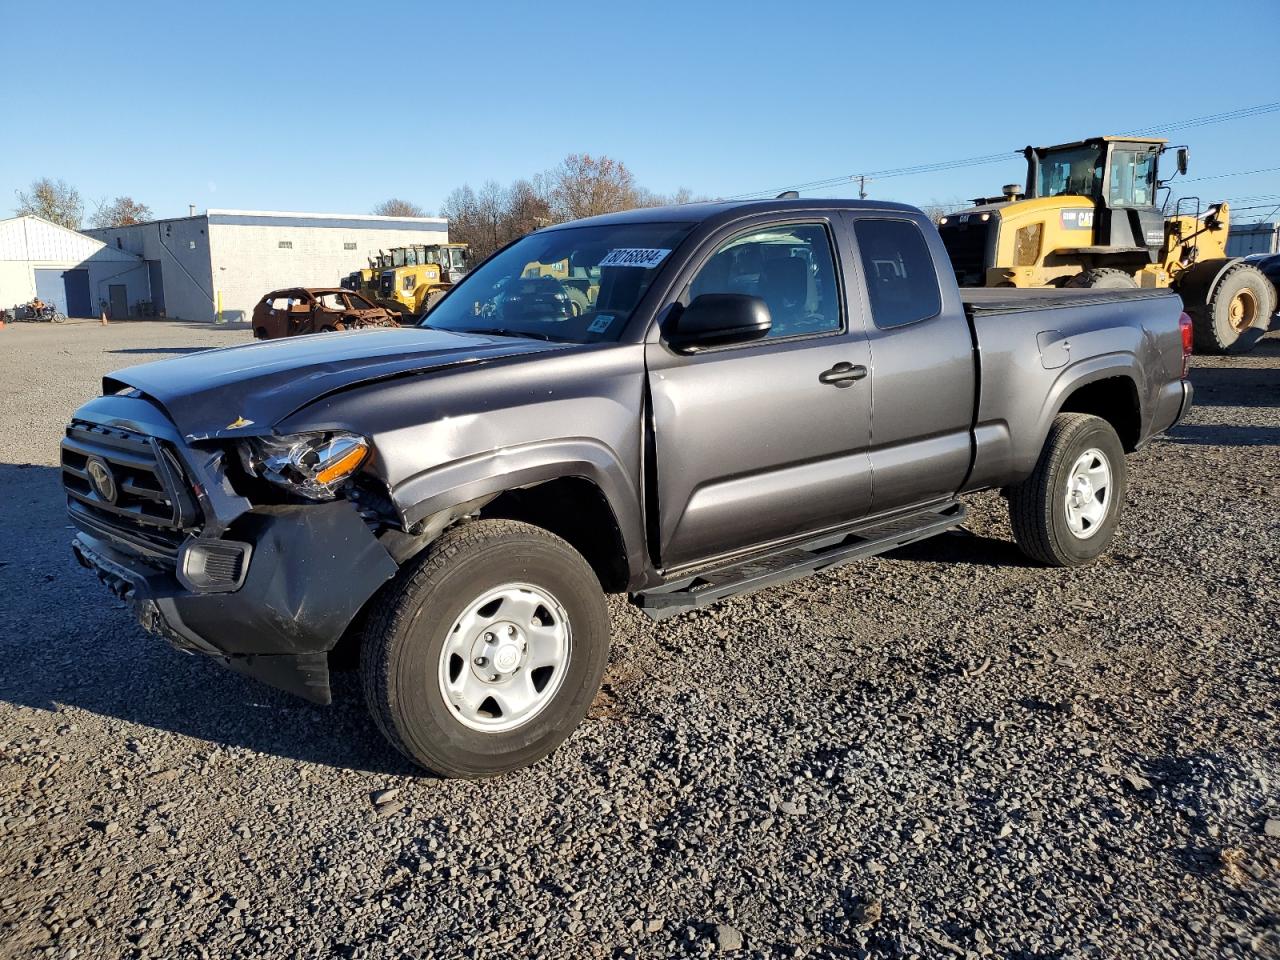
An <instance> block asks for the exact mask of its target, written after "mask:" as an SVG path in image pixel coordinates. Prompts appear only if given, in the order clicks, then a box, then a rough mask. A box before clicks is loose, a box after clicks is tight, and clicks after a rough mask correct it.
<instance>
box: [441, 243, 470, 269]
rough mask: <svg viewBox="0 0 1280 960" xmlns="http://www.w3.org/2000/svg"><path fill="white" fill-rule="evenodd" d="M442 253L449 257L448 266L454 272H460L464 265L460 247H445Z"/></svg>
mask: <svg viewBox="0 0 1280 960" xmlns="http://www.w3.org/2000/svg"><path fill="white" fill-rule="evenodd" d="M442 252H443V253H445V254H447V255H448V256H449V265H450V266H451V267H453V268H454V269H455V270H461V269H462V268H463V266H464V265H465V264H464V261H463V257H462V248H461V247H445V248H444V250H443V251H442Z"/></svg>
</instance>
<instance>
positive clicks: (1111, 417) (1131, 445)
mask: <svg viewBox="0 0 1280 960" xmlns="http://www.w3.org/2000/svg"><path fill="white" fill-rule="evenodd" d="M1056 413H1087V414H1090V415H1092V416H1095V417H1099V418H1101V419H1103V420H1105V421H1107V423H1109V424H1111V427H1112V429H1114V430H1115V432H1116V435H1117V436H1118V437H1119V438H1120V444H1121V446H1123V447H1124V451H1125V453H1133V451H1134V450H1136V449H1137V448H1138V443H1139V442H1140V441H1141V439H1142V400H1141V398H1140V396H1139V394H1138V384H1137V383H1136V382H1135V381H1134V379H1133V377H1131V376H1128V375H1127V374H1120V375H1115V376H1106V377H1101V378H1099V379H1096V380H1089V381H1087V382H1085V383H1081V384H1078V385H1076V386H1075V387H1074V388H1073V389H1072V390H1071V392H1070V393H1069V394H1067V395H1066V396H1065V397H1063V399H1062V403H1060V404H1059V405H1058V409H1057V411H1056ZM1055 415H1056V414H1055Z"/></svg>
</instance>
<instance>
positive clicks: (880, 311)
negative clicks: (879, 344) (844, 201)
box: [853, 217, 942, 330]
mask: <svg viewBox="0 0 1280 960" xmlns="http://www.w3.org/2000/svg"><path fill="white" fill-rule="evenodd" d="M853 234H854V238H855V239H856V240H857V242H858V256H859V259H860V262H861V266H862V274H863V276H864V277H865V278H866V283H867V294H868V296H869V297H870V300H871V319H872V321H873V322H874V323H875V325H876V326H877V327H879V328H880V329H881V330H887V329H892V328H893V327H902V326H906V325H907V324H911V323H917V322H919V321H921V320H928V319H929V318H930V317H936V316H937V315H938V314H939V313H940V312H941V311H942V291H941V289H940V288H939V286H938V271H937V269H936V267H935V265H934V261H933V255H932V254H930V253H929V245H928V244H927V243H926V242H925V238H924V234H923V233H921V232H920V228H919V227H918V226H916V225H915V224H914V223H912V222H911V221H910V220H897V219H888V218H878V217H860V218H858V219H857V220H855V221H854V226H853Z"/></svg>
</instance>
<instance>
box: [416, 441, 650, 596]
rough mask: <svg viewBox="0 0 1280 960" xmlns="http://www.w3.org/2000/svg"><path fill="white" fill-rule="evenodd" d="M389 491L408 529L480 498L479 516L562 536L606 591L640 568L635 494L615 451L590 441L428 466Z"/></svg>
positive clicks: (641, 558) (538, 445) (630, 578)
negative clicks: (531, 526) (590, 568)
mask: <svg viewBox="0 0 1280 960" xmlns="http://www.w3.org/2000/svg"><path fill="white" fill-rule="evenodd" d="M391 493H392V501H393V502H394V503H395V505H396V507H397V509H398V510H399V511H400V513H401V517H402V520H403V522H404V525H405V528H406V529H407V530H418V529H422V528H424V527H425V526H426V525H427V523H428V522H429V521H430V519H431V518H432V517H434V516H437V515H440V514H441V513H446V514H447V512H448V511H450V510H451V509H453V508H457V507H459V506H460V505H465V504H471V503H476V502H479V503H480V504H481V505H480V506H479V507H478V508H477V510H478V513H479V515H480V516H484V517H503V518H506V519H513V520H523V521H525V522H527V523H532V524H534V525H535V526H540V527H543V528H544V529H547V530H550V531H551V532H552V533H555V534H557V535H558V536H561V537H563V538H564V539H565V540H567V541H569V543H571V544H572V545H573V546H574V547H575V549H577V550H578V551H579V552H581V553H582V554H583V556H585V557H586V558H587V561H588V563H590V564H591V566H592V568H593V569H594V570H595V571H596V573H597V575H598V576H599V577H600V581H601V584H602V585H603V586H604V589H605V590H606V591H612V592H620V591H622V590H625V589H626V588H627V586H628V585H629V583H630V582H631V581H633V580H635V579H637V578H638V577H639V576H640V575H641V574H642V573H643V564H644V556H645V552H644V533H643V531H644V526H643V520H642V516H641V511H640V497H639V492H638V491H637V490H636V488H635V485H634V484H633V482H632V481H631V479H630V477H629V475H628V474H627V472H626V470H625V468H624V467H623V466H622V464H621V463H620V462H619V460H618V458H617V457H616V456H615V455H614V453H613V452H612V451H611V450H609V449H608V448H606V447H605V446H604V445H603V444H601V443H600V442H599V441H597V440H592V439H590V438H585V437H584V438H573V439H567V440H559V441H553V442H543V443H535V444H528V445H524V446H520V447H512V448H505V449H501V450H494V451H489V452H486V453H484V454H480V455H477V456H474V457H469V458H466V459H464V460H460V461H457V462H455V463H452V464H445V465H442V466H438V467H434V468H432V469H430V470H427V471H425V472H423V473H420V474H418V475H416V476H414V477H411V478H409V479H407V480H405V481H404V482H402V483H400V484H399V485H397V487H396V488H395V489H394V490H392V492H391ZM600 528H606V529H604V530H603V531H602V530H601V529H600Z"/></svg>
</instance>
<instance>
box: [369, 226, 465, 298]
mask: <svg viewBox="0 0 1280 960" xmlns="http://www.w3.org/2000/svg"><path fill="white" fill-rule="evenodd" d="M467 254H468V248H467V245H466V244H465V243H436V244H428V245H425V246H423V245H414V246H410V247H397V248H395V249H394V250H392V251H391V263H390V264H389V266H388V268H386V269H384V270H383V271H382V274H381V276H380V278H379V285H378V299H379V301H380V302H383V303H385V302H396V303H398V304H400V305H401V309H402V310H403V311H404V312H406V313H411V314H413V315H414V316H421V315H422V314H424V313H426V312H427V311H428V310H430V309H431V308H432V307H434V306H435V305H436V304H437V303H438V302H439V301H440V298H441V297H443V296H444V295H445V294H446V293H448V292H449V290H450V289H451V288H452V287H453V285H454V284H455V283H457V282H458V281H459V280H461V279H462V278H463V277H464V276H465V275H466V273H467V270H468V265H467V260H468V256H467Z"/></svg>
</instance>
